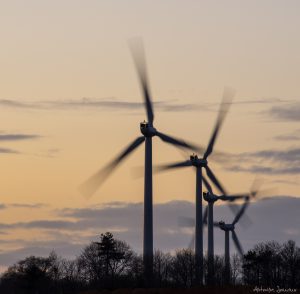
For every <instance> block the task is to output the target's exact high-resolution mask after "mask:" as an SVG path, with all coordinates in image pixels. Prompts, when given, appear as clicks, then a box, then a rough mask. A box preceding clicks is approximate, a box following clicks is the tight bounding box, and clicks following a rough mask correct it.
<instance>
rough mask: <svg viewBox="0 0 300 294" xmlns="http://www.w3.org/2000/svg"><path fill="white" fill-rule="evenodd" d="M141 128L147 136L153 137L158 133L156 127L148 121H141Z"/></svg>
mask: <svg viewBox="0 0 300 294" xmlns="http://www.w3.org/2000/svg"><path fill="white" fill-rule="evenodd" d="M140 130H141V133H142V134H143V135H144V136H145V137H153V136H155V135H156V129H155V128H153V126H152V125H151V124H150V123H148V122H146V121H143V122H141V123H140Z"/></svg>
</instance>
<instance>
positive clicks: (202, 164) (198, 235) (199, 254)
mask: <svg viewBox="0 0 300 294" xmlns="http://www.w3.org/2000/svg"><path fill="white" fill-rule="evenodd" d="M233 96H234V91H233V90H232V89H230V88H225V89H224V93H223V99H222V102H221V105H220V109H219V113H218V117H217V122H216V125H215V127H214V129H213V132H212V135H211V138H210V140H209V143H208V146H207V148H206V151H205V152H204V155H203V158H199V157H198V156H197V155H195V154H193V155H191V156H190V159H189V160H187V161H183V162H176V163H173V164H168V165H162V166H160V167H158V168H157V169H158V170H159V171H163V170H170V169H176V168H182V167H189V166H194V167H195V168H196V226H195V259H196V260H195V261H196V272H195V274H196V280H197V282H198V283H199V282H200V284H202V283H203V223H202V181H203V176H202V168H204V169H205V170H206V174H207V176H208V177H209V178H210V180H211V181H212V182H213V183H214V184H215V186H216V187H217V188H218V189H219V190H220V191H221V193H223V194H224V195H226V191H225V189H224V188H223V186H222V185H221V183H220V182H219V180H218V179H217V178H216V176H215V174H214V173H213V171H212V170H211V169H210V168H209V166H208V161H207V159H208V157H209V155H210V154H211V153H212V152H213V148H214V144H215V141H216V139H217V136H218V134H219V131H220V128H221V126H222V124H223V122H224V119H225V116H226V114H227V112H228V110H229V106H230V104H231V101H232V99H233Z"/></svg>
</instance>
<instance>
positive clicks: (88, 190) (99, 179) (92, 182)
mask: <svg viewBox="0 0 300 294" xmlns="http://www.w3.org/2000/svg"><path fill="white" fill-rule="evenodd" d="M144 141H145V137H138V138H137V139H135V140H134V141H133V142H132V143H131V144H130V145H129V146H128V147H127V148H125V149H124V151H122V152H121V153H120V154H119V155H118V156H117V157H116V158H115V159H114V160H113V161H112V162H111V163H109V164H108V165H107V166H106V167H104V168H103V169H101V170H99V171H98V172H96V173H95V174H94V175H92V176H91V177H90V178H89V179H88V180H87V181H85V182H84V183H83V184H82V185H81V186H80V187H79V190H80V192H81V193H82V194H83V195H84V196H85V197H90V196H92V195H93V194H94V193H95V192H96V190H97V189H98V188H99V187H100V186H101V185H102V184H103V182H104V181H105V180H106V178H107V177H108V176H109V175H110V174H111V173H112V171H113V170H114V169H115V168H116V166H117V165H118V164H119V163H120V162H121V161H122V160H123V159H124V158H125V157H127V156H128V155H129V154H130V153H131V152H132V151H133V150H134V149H135V148H137V147H138V146H139V145H140V144H142V143H143V142H144Z"/></svg>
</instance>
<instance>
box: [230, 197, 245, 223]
mask: <svg viewBox="0 0 300 294" xmlns="http://www.w3.org/2000/svg"><path fill="white" fill-rule="evenodd" d="M248 205H249V199H248V200H247V199H246V200H245V203H244V204H243V205H242V207H241V209H240V211H239V212H238V213H237V215H236V216H235V218H234V220H233V222H232V224H233V225H235V224H236V223H237V222H238V221H239V219H240V218H241V216H242V215H243V214H244V212H245V210H246V208H247V206H248Z"/></svg>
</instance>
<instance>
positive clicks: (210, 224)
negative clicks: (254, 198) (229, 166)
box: [203, 177, 249, 284]
mask: <svg viewBox="0 0 300 294" xmlns="http://www.w3.org/2000/svg"><path fill="white" fill-rule="evenodd" d="M203 183H204V185H205V187H206V188H207V190H208V192H203V199H204V200H205V201H206V202H207V203H208V205H207V210H208V213H207V215H208V220H206V219H204V220H205V221H206V222H207V255H208V283H209V284H214V276H215V271H214V204H215V202H216V201H218V200H222V201H229V202H234V201H236V200H238V199H246V198H247V197H249V193H247V194H237V195H226V194H225V195H216V194H214V193H213V191H212V187H211V186H210V184H209V182H208V181H207V180H206V179H205V177H203Z"/></svg>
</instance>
